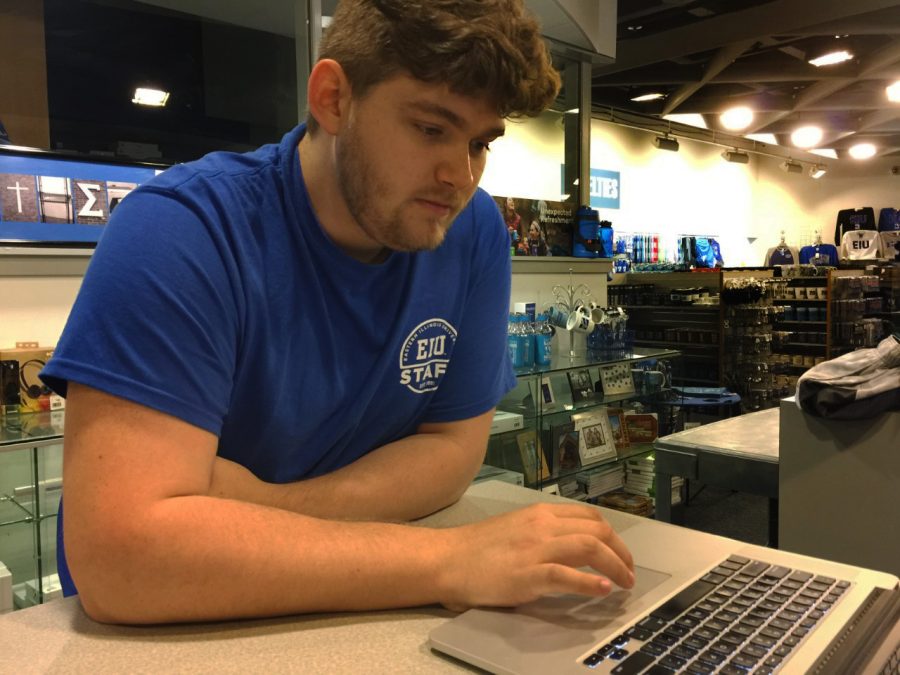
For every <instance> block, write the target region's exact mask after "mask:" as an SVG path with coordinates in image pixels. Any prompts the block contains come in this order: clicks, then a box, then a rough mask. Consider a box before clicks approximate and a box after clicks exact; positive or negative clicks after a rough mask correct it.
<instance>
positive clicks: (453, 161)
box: [437, 145, 475, 190]
mask: <svg viewBox="0 0 900 675" xmlns="http://www.w3.org/2000/svg"><path fill="white" fill-rule="evenodd" d="M437 178H438V180H439V181H440V182H441V183H444V184H445V185H450V186H452V187H453V188H454V189H456V190H465V189H467V188H469V187H471V186H472V184H473V183H474V182H475V174H474V172H473V171H472V156H471V155H470V154H469V147H468V145H467V146H466V147H465V148H464V149H463V150H462V151H461V150H459V149H458V148H453V149H452V150H450V151H448V152H447V153H446V154H445V155H444V157H442V159H441V163H440V165H439V166H438V170H437Z"/></svg>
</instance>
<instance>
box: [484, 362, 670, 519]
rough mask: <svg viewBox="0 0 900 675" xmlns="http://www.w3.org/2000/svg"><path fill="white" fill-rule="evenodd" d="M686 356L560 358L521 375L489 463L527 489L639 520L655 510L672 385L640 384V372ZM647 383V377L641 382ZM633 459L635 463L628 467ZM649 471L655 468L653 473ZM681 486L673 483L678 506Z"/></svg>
mask: <svg viewBox="0 0 900 675" xmlns="http://www.w3.org/2000/svg"><path fill="white" fill-rule="evenodd" d="M678 356H680V354H679V353H678V352H677V351H672V350H657V351H652V350H644V351H642V353H641V354H633V353H629V354H627V355H626V356H624V357H623V358H620V359H615V360H599V359H598V360H592V359H591V358H590V356H579V357H575V358H571V357H569V356H567V355H564V354H561V355H559V356H558V357H554V361H553V363H551V365H550V366H537V367H535V368H531V369H520V370H519V371H517V386H516V388H515V389H514V390H513V391H512V392H510V393H509V394H508V395H507V396H506V397H505V398H504V399H503V400H502V401H501V402H500V404H499V405H498V411H502V416H503V419H504V420H506V419H508V418H509V417H510V416H513V417H516V418H517V423H516V425H515V426H514V427H513V426H505V425H501V424H498V425H495V429H494V430H493V431H492V435H491V438H490V442H489V444H488V451H487V455H486V458H485V464H486V465H489V466H492V467H497V468H499V469H503V470H505V471H507V472H508V473H511V474H519V475H521V481H522V482H523V483H524V485H526V486H527V487H531V488H534V489H541V490H547V491H552V492H558V493H559V494H562V495H563V496H566V497H570V498H574V499H579V500H584V501H591V502H594V503H599V504H604V505H607V506H611V507H613V508H619V509H621V510H627V511H630V512H632V513H637V514H639V515H650V514H652V512H653V506H654V496H655V485H654V482H653V480H652V478H649V477H648V471H650V472H652V466H653V463H652V460H653V456H652V454H653V441H654V440H656V438H657V437H658V436H660V435H664V434H665V433H669V430H668V429H667V428H666V425H667V423H668V422H667V413H666V412H665V411H667V410H668V407H666V406H664V405H661V403H662V402H663V399H664V398H665V396H666V395H667V393H668V390H667V385H668V383H663V384H662V385H661V386H659V387H652V386H648V385H647V384H646V383H642V384H640V385H639V386H637V387H636V386H635V379H634V377H633V375H634V373H633V372H632V371H638V372H639V373H643V372H644V371H645V370H646V369H648V368H651V369H657V368H659V369H664V368H662V366H664V365H665V362H666V361H668V360H670V359H674V358H677V357H678ZM639 381H640V378H639ZM629 460H632V461H631V462H630V464H629ZM648 467H649V469H648ZM679 487H680V483H673V488H675V489H674V490H673V503H677V502H678V501H679V490H678V488H679Z"/></svg>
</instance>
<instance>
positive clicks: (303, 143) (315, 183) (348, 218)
mask: <svg viewBox="0 0 900 675" xmlns="http://www.w3.org/2000/svg"><path fill="white" fill-rule="evenodd" d="M320 133H322V132H320ZM298 152H299V155H300V165H301V167H302V171H301V175H302V176H303V182H304V183H305V184H306V192H307V194H308V195H309V200H310V204H311V206H312V210H313V213H314V214H315V215H316V218H318V220H319V224H320V225H321V226H322V230H323V231H324V232H325V234H326V235H327V236H328V238H329V239H331V241H332V242H334V245H335V246H337V247H338V248H339V249H341V250H342V251H343V252H344V253H346V254H347V255H348V256H350V257H351V258H353V259H355V260H359V261H360V262H363V263H367V264H377V263H380V262H383V261H384V260H385V259H386V258H387V256H388V255H389V253H390V251H388V250H387V249H386V248H384V247H383V246H380V245H379V244H377V243H376V242H374V241H373V240H372V239H371V238H369V237H368V236H367V235H366V234H365V233H364V232H363V231H362V229H361V228H360V226H359V224H358V223H357V222H356V219H355V218H354V217H353V215H352V214H351V213H350V210H349V209H348V208H347V203H346V202H345V201H344V196H343V194H342V192H341V189H340V186H339V185H338V178H337V168H336V167H335V165H334V161H335V160H334V157H335V152H334V145H333V140H332V138H331V137H330V136H327V135H324V134H323V136H322V137H321V138H316V139H313V138H312V137H310V135H309V132H308V131H307V133H306V134H305V135H304V136H303V138H302V139H301V140H300V145H299V148H298Z"/></svg>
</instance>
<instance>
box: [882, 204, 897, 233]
mask: <svg viewBox="0 0 900 675" xmlns="http://www.w3.org/2000/svg"><path fill="white" fill-rule="evenodd" d="M878 231H879V232H897V231H900V211H898V210H897V209H895V208H893V207H890V206H888V207H885V208H883V209H881V211H879V212H878Z"/></svg>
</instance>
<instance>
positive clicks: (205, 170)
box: [147, 145, 279, 191]
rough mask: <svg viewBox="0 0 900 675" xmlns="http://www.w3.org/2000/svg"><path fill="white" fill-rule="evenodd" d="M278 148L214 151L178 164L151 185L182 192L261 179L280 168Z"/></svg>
mask: <svg viewBox="0 0 900 675" xmlns="http://www.w3.org/2000/svg"><path fill="white" fill-rule="evenodd" d="M278 160H279V154H278V146H277V145H264V146H262V147H260V148H258V149H256V150H254V151H252V152H247V153H237V152H228V151H216V152H211V153H209V154H208V155H204V156H203V157H201V158H200V159H196V160H193V161H191V162H186V163H184V164H176V165H175V166H172V167H169V168H168V169H166V170H165V171H163V172H162V173H161V174H159V175H158V176H156V177H155V178H154V179H153V180H152V181H150V182H149V183H148V184H147V185H149V186H152V187H154V188H156V189H158V190H171V191H180V190H184V189H187V188H189V187H190V186H191V184H192V183H194V182H203V183H208V184H210V185H212V186H223V185H224V184H226V183H228V182H241V181H245V180H248V179H251V180H252V179H258V178H259V177H261V176H263V175H265V174H266V172H268V171H271V170H272V169H273V168H276V167H277V165H278V163H279V162H278Z"/></svg>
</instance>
